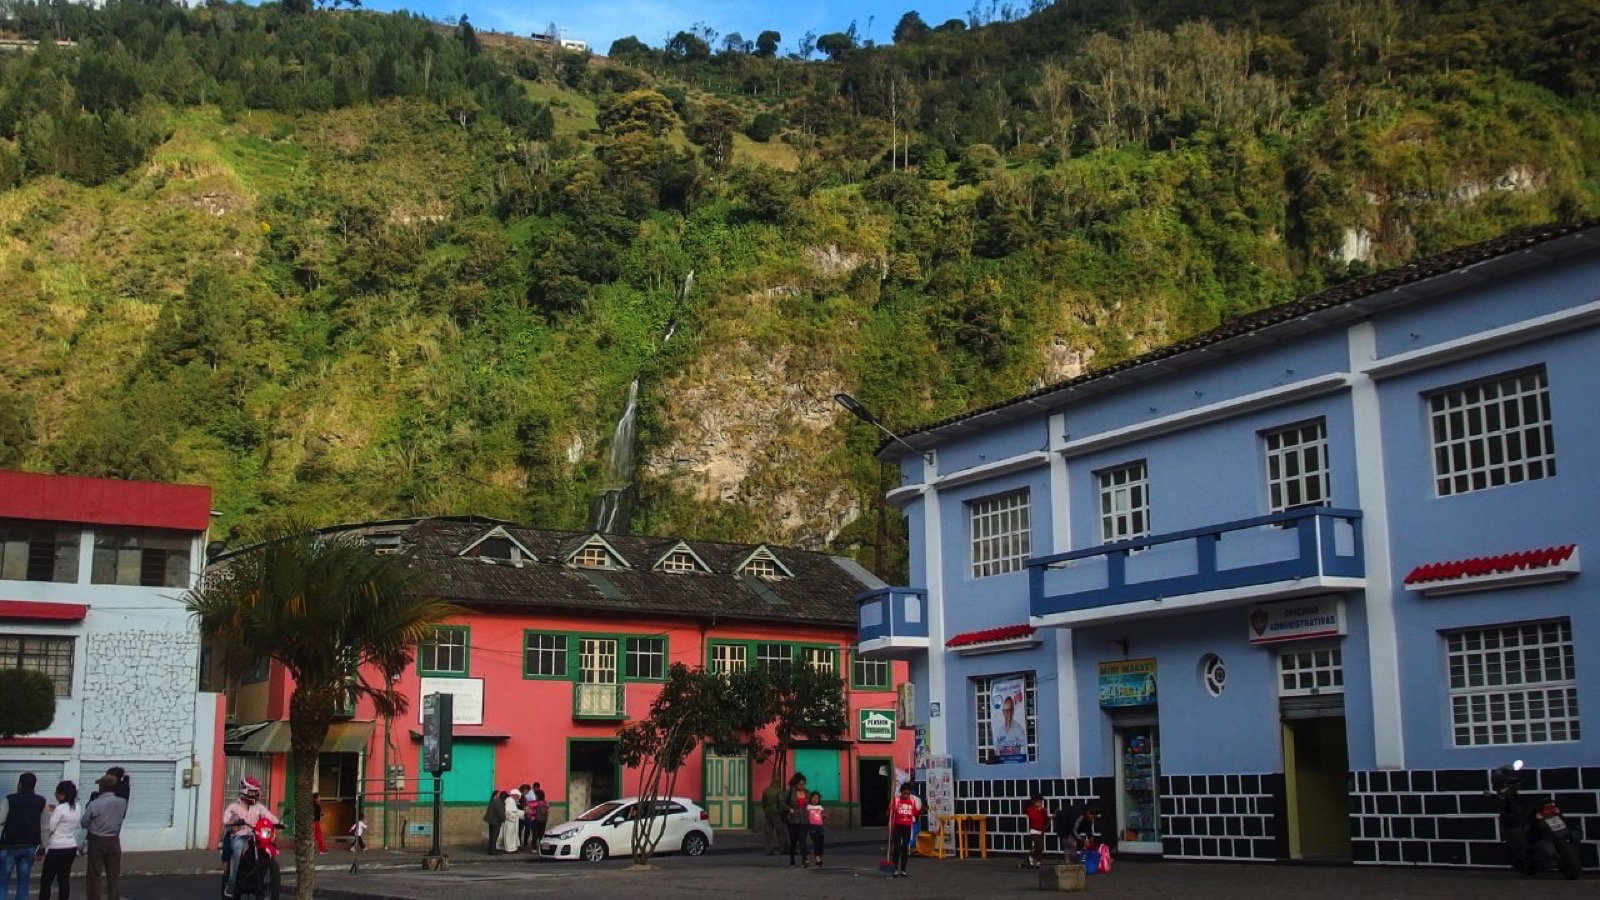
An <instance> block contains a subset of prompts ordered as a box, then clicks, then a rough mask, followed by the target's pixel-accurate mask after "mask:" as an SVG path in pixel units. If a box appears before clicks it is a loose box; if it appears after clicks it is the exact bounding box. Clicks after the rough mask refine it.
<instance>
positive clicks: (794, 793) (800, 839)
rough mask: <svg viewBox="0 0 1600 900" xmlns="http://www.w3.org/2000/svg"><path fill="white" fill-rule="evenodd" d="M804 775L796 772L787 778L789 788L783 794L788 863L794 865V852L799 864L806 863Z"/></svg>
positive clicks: (808, 799) (806, 801)
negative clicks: (787, 832)
mask: <svg viewBox="0 0 1600 900" xmlns="http://www.w3.org/2000/svg"><path fill="white" fill-rule="evenodd" d="M809 801H810V798H809V797H808V796H807V795H806V777H805V776H804V775H801V774H800V773H799V772H796V773H795V775H794V777H793V778H791V779H789V790H788V791H787V792H786V793H785V794H784V795H783V813H784V821H785V822H787V823H788V826H789V865H790V866H791V867H793V866H794V855H795V853H799V854H800V866H801V868H804V867H805V864H806V803H808V802H809Z"/></svg>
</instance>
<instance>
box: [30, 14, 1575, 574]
mask: <svg viewBox="0 0 1600 900" xmlns="http://www.w3.org/2000/svg"><path fill="white" fill-rule="evenodd" d="M1506 6H1508V5H1507V4H1499V3H1493V2H1488V0H1483V2H1472V0H1449V2H1443V0H1440V2H1415V3H1405V2H1396V0H1387V2H1385V0H1323V2H1318V3H1310V4H1303V3H1298V2H1296V3H1287V2H1284V3H1276V4H1271V3H1269V4H1244V3H1222V4H1217V3H1208V4H1200V3H1198V2H1186V0H1166V2H1154V0H1144V2H1115V3H1113V2H1109V0H1106V2H1086V3H1072V4H1060V5H1050V6H1044V7H1043V8H1042V9H1040V10H1039V11H1038V12H1037V13H1035V14H1034V15H1033V16H1032V17H1030V18H1029V19H1027V20H1025V21H1019V22H992V23H987V24H983V23H977V27H971V24H970V23H969V24H965V25H962V27H959V28H958V27H956V26H957V24H960V23H945V24H944V25H935V26H933V27H929V26H928V25H927V24H925V23H921V22H920V20H917V19H914V18H913V17H911V16H909V15H908V17H907V18H906V19H903V20H902V21H901V22H900V23H899V27H897V28H896V36H897V43H896V44H895V45H893V46H886V47H867V46H860V45H859V42H857V41H856V39H855V36H854V35H853V34H851V33H849V32H842V33H839V34H836V35H823V36H821V37H818V38H815V39H814V40H811V41H810V43H811V45H812V46H820V47H821V48H822V49H823V51H825V53H826V54H827V56H828V57H829V58H828V59H826V60H818V61H805V60H796V59H786V58H780V57H778V56H777V55H776V54H773V53H767V52H766V50H767V49H770V48H763V47H762V46H760V45H759V44H760V42H744V41H743V40H742V39H736V38H737V36H728V37H727V38H725V39H723V40H722V41H720V42H719V41H718V40H717V37H718V36H717V35H715V34H712V33H708V32H705V31H701V32H690V31H686V32H684V33H682V34H680V35H678V36H677V37H675V38H674V39H673V40H672V41H670V42H669V43H668V44H667V45H666V46H664V47H660V48H652V47H649V46H647V45H645V44H644V43H642V42H639V41H635V40H630V41H619V42H618V46H617V47H615V48H612V52H611V54H610V56H611V59H609V60H601V59H586V58H584V57H582V56H578V55H574V54H564V53H561V52H559V51H554V50H552V49H551V48H549V47H547V46H541V45H536V44H532V43H529V42H523V41H517V40H512V39H507V38H505V37H504V36H491V35H484V36H482V37H481V38H480V36H478V35H477V34H475V33H474V32H473V31H472V29H471V27H470V26H468V25H465V23H462V25H460V26H457V27H455V28H444V27H440V26H437V25H435V24H433V23H429V22H427V21H425V20H422V19H418V18H412V17H406V16H385V15H376V14H368V13H356V12H332V11H321V12H305V11H300V12H287V11H285V10H284V9H281V8H279V7H277V6H271V5H269V6H264V7H248V6H243V5H236V6H230V5H225V4H220V3H218V4H212V5H208V6H205V7H203V8H197V9H193V10H184V9H179V8H161V7H157V6H152V5H147V4H143V3H136V2H128V0H124V2H114V3H111V4H110V5H108V6H107V7H106V8H104V9H99V10H96V9H90V8H87V7H74V6H61V5H44V6H40V5H33V4H28V3H22V4H18V5H15V6H14V7H12V8H11V10H10V16H11V18H10V19H9V21H8V22H7V23H6V25H7V28H8V29H9V30H10V31H11V33H12V34H14V35H18V36H20V37H22V38H25V39H38V38H48V37H50V36H56V37H62V38H68V39H71V40H72V41H73V42H74V45H73V46H71V47H56V46H51V45H50V42H49V41H48V40H46V41H44V42H43V44H42V45H41V46H40V47H38V48H37V49H33V50H19V51H14V52H10V53H8V54H6V55H5V56H4V58H0V186H3V187H4V190H3V192H0V230H3V234H4V241H3V243H0V317H3V321H5V322H7V323H9V326H10V327H9V328H8V329H7V333H8V334H9V335H10V340H9V342H8V343H9V347H8V348H7V351H8V352H6V353H4V354H0V465H5V466H20V467H24V468H29V469H36V470H46V471H63V472H76V473H82V474H98V475H114V476H128V477H151V478H175V479H182V480H195V481H204V482H207V483H210V484H212V485H214V486H215V487H216V488H217V505H218V507H219V509H221V510H222V512H223V514H224V519H223V521H222V526H221V527H222V529H223V530H225V531H226V530H228V529H230V528H236V527H238V528H245V529H250V528H253V527H256V526H257V525H259V524H263V523H267V522H273V521H282V520H287V519H295V520H300V521H312V522H330V521H336V520H353V519H362V518H369V517H375V516H387V515H410V514H420V513H452V512H468V511H470V512H476V513H480V514H485V515H491V516H503V517H507V518H515V519H520V520H524V521H530V522H535V523H537V524H540V525H542V526H547V527H580V526H581V525H582V524H583V522H584V520H585V517H586V515H587V513H588V509H589V502H590V500H591V498H593V497H595V496H596V495H598V494H599V493H601V491H602V490H603V489H605V488H607V487H611V486H614V485H612V484H610V483H609V477H608V476H607V475H606V468H607V454H608V451H609V449H610V448H609V444H610V442H611V438H612V429H613V426H614V424H615V422H616V419H617V417H618V415H619V413H620V412H621V411H622V409H623V405H624V403H625V400H626V397H627V395H628V385H629V383H630V381H632V380H633V379H634V378H635V377H639V378H640V379H641V389H640V412H641V414H640V423H639V425H640V431H639V445H640V446H639V453H638V457H637V459H638V464H637V471H636V472H635V473H634V476H633V477H634V479H635V480H636V481H637V488H636V490H637V505H636V507H635V509H634V512H633V515H632V522H631V524H632V526H633V527H634V528H636V529H641V530H653V531H663V532H678V533H686V534H693V535H697V536H700V537H704V538H735V539H740V540H749V541H756V540H772V541H783V542H791V543H801V544H806V545H809V546H824V545H828V546H833V547H835V548H837V549H841V550H844V551H847V552H855V551H859V552H860V553H861V555H862V556H863V558H865V559H866V560H867V561H868V562H871V561H873V553H874V548H872V547H871V546H870V544H871V543H872V541H873V539H874V534H875V523H876V520H875V517H873V516H872V515H863V513H864V512H865V511H866V510H868V509H869V508H870V506H871V504H872V503H873V497H874V495H875V494H876V492H877V491H878V489H879V484H880V482H879V470H878V466H877V464H876V463H875V462H874V461H873V460H872V458H871V449H872V447H873V445H874V443H875V440H876V438H875V436H874V435H873V434H871V433H869V431H868V430H867V429H865V428H864V427H856V426H855V425H853V424H852V423H853V420H850V419H848V417H847V416H845V415H844V414H843V413H841V412H840V411H838V410H837V409H836V408H834V407H833V405H832V403H831V400H830V398H831V395H832V394H833V393H834V392H835V391H840V390H847V391H850V392H852V393H854V394H856V395H857V396H859V397H861V398H862V399H863V400H864V401H865V402H867V403H868V404H869V405H870V406H872V407H873V408H874V409H876V410H877V411H878V412H879V414H880V415H881V416H882V417H883V418H884V419H885V420H886V421H889V422H891V423H896V424H911V423H914V422H917V421H922V420H927V419H930V418H934V417H939V416H944V415H948V414H950V413H953V412H957V411H959V410H961V409H963V408H967V407H970V406H973V405H978V404H983V403H987V402H992V401H994V400H997V399H1000V398H1003V397H1005V396H1007V395H1010V394H1013V393H1015V392H1018V391H1022V390H1026V389H1029V388H1031V387H1034V386H1037V385H1040V384H1044V383H1048V382H1051V381H1054V380H1059V379H1062V378H1065V377H1069V376H1071V375H1073V374H1076V373H1077V372H1079V371H1081V370H1082V368H1083V367H1085V366H1090V367H1092V366H1097V365H1103V364H1107V363H1111V362H1115V361H1117V360H1120V359H1123V358H1126V357H1127V356H1129V355H1130V354H1134V353H1137V352H1140V351H1142V350H1144V349H1147V348H1149V347H1151V346H1153V345H1156V344H1160V343H1164V342H1167V341H1171V340H1174V339H1177V338H1181V337H1183V336H1185V335H1187V334H1191V333H1194V332H1195V331H1197V330H1200V329H1204V328H1207V327H1210V326H1213V325H1215V324H1217V323H1218V322H1219V321H1222V320H1223V319H1224V318H1227V317H1229V316H1234V315H1238V314H1240V313H1243V312H1246V311H1249V310H1252V309H1256V308H1259V307H1261V306H1263V305H1266V304H1269V303H1273V302H1278V301H1282V300H1285V299H1288V298H1290V297H1292V296H1294V295H1296V294H1297V293H1302V292H1305V291H1308V290H1313V289H1316V288H1319V287H1322V286H1325V285H1327V284H1330V283H1334V282H1337V281H1340V280H1343V279H1346V278H1349V277H1351V276H1353V275H1358V274H1362V273H1365V272H1368V271H1371V270H1372V269H1374V268H1380V267H1385V266H1390V265H1394V264H1398V263H1402V262H1404V261H1406V260H1407V259H1410V258H1414V257H1416V256H1417V255H1420V254H1427V253H1431V252H1436V251H1438V250H1441V249H1444V248H1447V247H1450V246H1453V245H1456V244H1460V243H1465V242H1468V241H1472V240H1476V239H1481V238H1485V237H1489V236H1491V235H1494V234H1496V233H1499V232H1502V231H1505V230H1508V229H1510V228H1514V227H1517V226H1520V225H1524V224H1530V223H1534V222H1542V221H1549V220H1555V219H1565V218H1574V217H1577V216H1581V215H1586V214H1592V213H1593V212H1594V211H1595V210H1596V209H1597V207H1600V204H1597V198H1600V193H1597V180H1596V174H1597V173H1596V171H1595V166H1596V160H1600V116H1597V112H1596V107H1595V104H1594V100H1593V96H1594V86H1595V80H1596V77H1597V75H1600V58H1597V50H1600V13H1596V12H1594V7H1593V6H1592V5H1573V4H1560V3H1557V2H1554V0H1537V2H1528V3H1521V4H1516V5H1515V6H1516V12H1515V14H1514V15H1513V14H1512V13H1510V12H1508V11H1507V10H1506V9H1504V7H1506ZM1247 7H1249V9H1247ZM1252 10H1253V12H1252ZM1202 14H1203V15H1206V16H1209V17H1210V18H1209V19H1201V18H1199V16H1201V15H1202ZM803 43H804V42H803ZM691 271H692V272H693V275H694V277H693V283H692V286H691V287H690V288H689V290H688V292H687V296H686V298H685V299H684V300H683V301H682V303H681V308H680V299H679V298H680V294H681V293H682V290H683V286H684V282H685V278H686V276H688V275H689V273H690V272H691ZM669 325H675V326H676V330H675V332H674V334H673V337H672V339H671V340H670V341H666V340H664V337H665V334H666V332H667V330H668V328H669ZM888 553H889V556H890V557H891V559H893V558H894V557H895V556H896V551H895V549H894V548H893V547H891V548H889V549H888Z"/></svg>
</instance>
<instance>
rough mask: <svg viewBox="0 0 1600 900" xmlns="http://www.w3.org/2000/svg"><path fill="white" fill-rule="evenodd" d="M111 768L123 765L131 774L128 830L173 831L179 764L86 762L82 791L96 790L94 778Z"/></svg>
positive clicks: (97, 760) (104, 760)
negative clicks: (156, 829) (158, 829)
mask: <svg viewBox="0 0 1600 900" xmlns="http://www.w3.org/2000/svg"><path fill="white" fill-rule="evenodd" d="M112 766H121V767H122V768H123V769H125V770H126V771H127V773H128V788H129V790H128V817H127V818H126V819H124V820H123V825H124V827H127V828H171V827H172V807H173V804H174V803H175V801H176V798H177V793H178V764H177V763H176V762H124V761H122V760H116V759H96V760H89V759H86V760H84V761H83V780H84V783H83V784H81V785H79V786H78V789H79V790H80V791H84V792H85V796H87V794H88V793H90V792H93V791H94V789H95V788H94V782H95V779H97V778H99V777H100V776H101V775H102V774H104V773H105V771H106V769H109V768H111V767H112Z"/></svg>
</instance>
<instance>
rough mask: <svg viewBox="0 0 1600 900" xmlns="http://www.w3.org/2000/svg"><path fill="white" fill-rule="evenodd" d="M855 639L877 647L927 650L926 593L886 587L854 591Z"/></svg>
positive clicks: (915, 589)
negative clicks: (861, 591)
mask: <svg viewBox="0 0 1600 900" xmlns="http://www.w3.org/2000/svg"><path fill="white" fill-rule="evenodd" d="M856 641H857V642H858V643H859V644H869V643H871V644H872V646H873V647H874V648H877V649H893V648H901V649H926V648H927V646H928V592H927V591H925V590H923V589H922V588H907V587H885V588H877V589H875V590H870V591H865V592H863V593H860V594H857V595H856ZM863 649H866V648H863Z"/></svg>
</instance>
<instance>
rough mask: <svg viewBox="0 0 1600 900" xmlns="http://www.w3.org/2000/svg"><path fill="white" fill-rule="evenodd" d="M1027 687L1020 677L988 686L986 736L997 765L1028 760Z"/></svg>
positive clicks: (998, 680) (1000, 680)
mask: <svg viewBox="0 0 1600 900" xmlns="http://www.w3.org/2000/svg"><path fill="white" fill-rule="evenodd" d="M1027 690H1028V685H1027V682H1026V681H1025V680H1024V679H1022V678H997V679H995V680H994V681H992V682H990V683H989V735H990V737H991V738H992V739H993V741H994V757H993V760H994V761H995V762H997V763H1025V762H1027V761H1028V724H1027V720H1028V695H1027Z"/></svg>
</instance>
